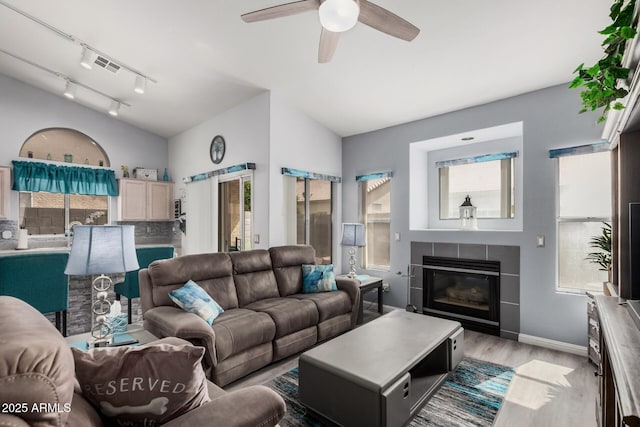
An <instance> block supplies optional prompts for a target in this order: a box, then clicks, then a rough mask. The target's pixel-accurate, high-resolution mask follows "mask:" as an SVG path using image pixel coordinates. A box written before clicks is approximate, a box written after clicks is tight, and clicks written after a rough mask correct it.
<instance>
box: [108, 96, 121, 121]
mask: <svg viewBox="0 0 640 427" xmlns="http://www.w3.org/2000/svg"><path fill="white" fill-rule="evenodd" d="M119 111H120V102H118V101H116V100H115V99H112V100H111V105H110V106H109V114H111V115H112V116H113V117H118V113H119Z"/></svg>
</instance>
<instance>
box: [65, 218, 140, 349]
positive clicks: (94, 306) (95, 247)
mask: <svg viewBox="0 0 640 427" xmlns="http://www.w3.org/2000/svg"><path fill="white" fill-rule="evenodd" d="M138 268H140V266H139V265H138V257H137V255H136V245H135V226H133V225H83V226H76V227H74V228H73V240H72V242H71V253H70V254H69V261H68V262H67V267H66V269H65V270H64V273H65V274H67V275H69V276H88V275H99V276H98V277H97V278H96V279H95V280H94V281H93V282H92V284H91V285H92V291H91V301H92V302H91V313H92V314H91V336H92V337H93V339H92V340H91V341H88V342H87V347H104V346H108V345H110V344H111V328H110V327H109V325H108V324H107V321H106V320H107V319H106V316H107V314H108V313H109V310H110V309H111V303H110V302H109V300H108V299H107V292H108V291H109V289H110V288H111V285H112V284H113V281H112V280H111V278H110V277H109V276H106V274H112V273H125V272H127V271H133V270H137V269H138Z"/></svg>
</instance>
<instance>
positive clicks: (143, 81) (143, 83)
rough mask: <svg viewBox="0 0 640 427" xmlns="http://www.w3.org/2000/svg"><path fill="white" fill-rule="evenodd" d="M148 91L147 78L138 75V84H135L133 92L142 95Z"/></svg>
mask: <svg viewBox="0 0 640 427" xmlns="http://www.w3.org/2000/svg"><path fill="white" fill-rule="evenodd" d="M146 89H147V78H146V77H143V76H141V75H140V74H136V83H135V86H134V87H133V91H134V92H135V93H139V94H141V95H142V94H143V93H144V91H145V90H146Z"/></svg>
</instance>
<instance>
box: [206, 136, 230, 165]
mask: <svg viewBox="0 0 640 427" xmlns="http://www.w3.org/2000/svg"><path fill="white" fill-rule="evenodd" d="M225 148H226V144H225V142H224V138H223V137H222V135H216V136H214V137H213V140H212V141H211V147H210V148H209V155H210V156H211V161H212V162H213V163H215V164H218V163H220V162H221V161H222V159H223V158H224V151H225Z"/></svg>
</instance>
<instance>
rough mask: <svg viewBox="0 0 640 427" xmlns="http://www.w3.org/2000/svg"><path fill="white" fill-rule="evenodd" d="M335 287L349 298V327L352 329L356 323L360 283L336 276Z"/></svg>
mask: <svg viewBox="0 0 640 427" xmlns="http://www.w3.org/2000/svg"><path fill="white" fill-rule="evenodd" d="M336 286H337V287H338V289H339V290H341V291H345V292H346V293H347V294H348V295H349V298H351V304H352V307H351V327H352V328H353V327H355V326H356V322H357V321H358V311H359V310H360V282H358V280H356V279H349V278H348V277H337V276H336Z"/></svg>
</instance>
